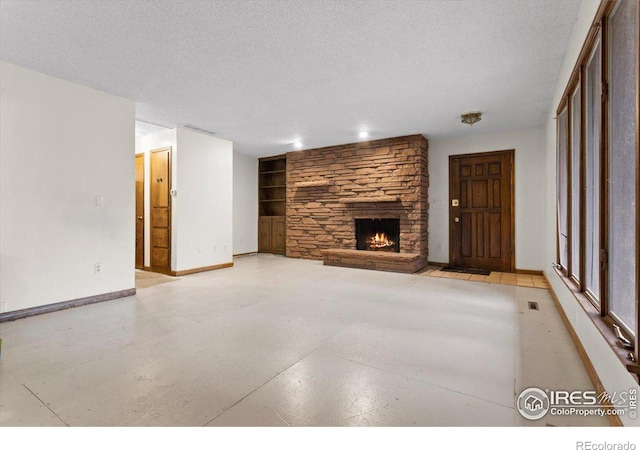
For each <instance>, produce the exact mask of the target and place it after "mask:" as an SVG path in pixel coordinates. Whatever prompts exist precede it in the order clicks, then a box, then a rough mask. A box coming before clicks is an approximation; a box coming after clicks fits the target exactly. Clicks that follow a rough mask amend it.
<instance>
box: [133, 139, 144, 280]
mask: <svg viewBox="0 0 640 450" xmlns="http://www.w3.org/2000/svg"><path fill="white" fill-rule="evenodd" d="M138 158H142V238H141V240H142V266H141V267H138V266H137V265H135V264H134V265H135V268H136V269H140V270H144V269H145V267H146V266H145V264H144V263H145V260H144V259H145V258H144V257H145V253H146V247H145V239H144V235H145V233H146V230H147V225H146V223H145V221H146V214H145V212H146V202H145V190H146V187H147V186H146V181H147V179H146V178H147V177H146V176H145V172H146V167H145V162H146V160H145V155H144V152H142V153H136V160H137V159H138ZM136 181H137V180H136ZM137 189H138V187H137V186H136V231H135V233H136V240H137V239H138V227H137V221H138V211H137V210H138V191H137ZM136 251H137V243H136ZM137 257H138V255H136V260H137ZM136 262H137V261H136Z"/></svg>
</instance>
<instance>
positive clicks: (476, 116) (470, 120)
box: [460, 111, 482, 126]
mask: <svg viewBox="0 0 640 450" xmlns="http://www.w3.org/2000/svg"><path fill="white" fill-rule="evenodd" d="M460 118H461V119H462V123H466V124H467V125H471V126H473V124H474V123H478V122H480V120H482V113H481V112H480V111H475V112H469V113H466V114H463V115H461V116H460Z"/></svg>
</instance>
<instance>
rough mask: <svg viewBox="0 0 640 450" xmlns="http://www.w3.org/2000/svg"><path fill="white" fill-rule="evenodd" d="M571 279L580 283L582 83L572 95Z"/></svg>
mask: <svg viewBox="0 0 640 450" xmlns="http://www.w3.org/2000/svg"><path fill="white" fill-rule="evenodd" d="M570 105H571V273H570V275H571V277H572V278H573V279H574V280H576V281H577V282H578V283H579V282H580V277H581V275H580V270H581V260H580V258H581V256H582V255H581V251H580V247H581V242H580V225H581V213H580V211H581V209H580V208H581V205H580V201H581V199H582V195H581V194H580V183H581V178H582V177H581V174H580V170H581V168H582V165H581V164H580V158H581V157H582V147H581V145H582V139H581V136H580V132H581V129H580V114H582V109H581V104H580V82H579V80H578V85H577V86H576V87H575V89H574V90H573V93H572V94H571V103H570Z"/></svg>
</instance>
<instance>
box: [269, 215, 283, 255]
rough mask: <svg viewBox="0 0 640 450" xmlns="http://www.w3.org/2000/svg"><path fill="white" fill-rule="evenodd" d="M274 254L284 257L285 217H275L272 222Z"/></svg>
mask: <svg viewBox="0 0 640 450" xmlns="http://www.w3.org/2000/svg"><path fill="white" fill-rule="evenodd" d="M272 227H273V229H272V236H273V253H278V254H282V255H284V249H285V225H284V217H274V218H273V221H272Z"/></svg>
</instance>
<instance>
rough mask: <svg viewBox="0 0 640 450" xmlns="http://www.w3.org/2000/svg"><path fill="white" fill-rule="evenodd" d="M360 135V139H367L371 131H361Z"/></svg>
mask: <svg viewBox="0 0 640 450" xmlns="http://www.w3.org/2000/svg"><path fill="white" fill-rule="evenodd" d="M358 137H359V138H360V139H366V138H368V137H369V132H368V131H361V132H360V133H358Z"/></svg>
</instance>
